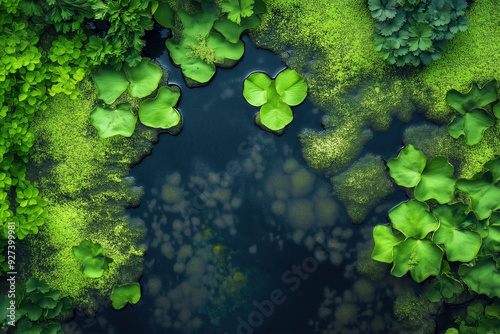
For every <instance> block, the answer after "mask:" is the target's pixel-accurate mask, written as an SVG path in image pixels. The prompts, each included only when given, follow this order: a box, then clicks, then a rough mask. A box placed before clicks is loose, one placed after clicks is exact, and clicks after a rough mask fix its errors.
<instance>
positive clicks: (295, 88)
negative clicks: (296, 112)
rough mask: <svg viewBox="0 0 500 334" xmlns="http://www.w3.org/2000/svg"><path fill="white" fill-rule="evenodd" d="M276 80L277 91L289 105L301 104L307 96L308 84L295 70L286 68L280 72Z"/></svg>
mask: <svg viewBox="0 0 500 334" xmlns="http://www.w3.org/2000/svg"><path fill="white" fill-rule="evenodd" d="M275 82H276V91H277V92H278V94H279V95H280V96H281V99H282V100H283V102H285V103H286V104H288V105H289V106H292V107H293V106H296V105H299V104H301V103H302V101H304V99H305V98H306V96H307V85H306V83H305V82H304V79H302V77H301V76H300V75H299V74H298V73H297V72H295V71H294V70H291V69H286V70H284V71H282V72H280V73H279V74H278V76H277V77H276V80H275Z"/></svg>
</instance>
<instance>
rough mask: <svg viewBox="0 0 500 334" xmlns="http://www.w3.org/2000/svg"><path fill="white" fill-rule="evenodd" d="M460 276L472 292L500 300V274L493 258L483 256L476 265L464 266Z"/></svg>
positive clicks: (459, 272) (461, 268)
mask: <svg viewBox="0 0 500 334" xmlns="http://www.w3.org/2000/svg"><path fill="white" fill-rule="evenodd" d="M458 274H459V275H460V277H461V278H462V279H463V281H464V282H465V284H467V286H468V287H469V288H470V289H471V290H472V291H475V292H477V293H484V294H485V295H487V296H488V297H491V298H494V297H498V298H500V272H499V271H498V269H497V266H496V262H495V261H494V260H493V259H492V258H491V257H489V256H482V257H478V258H477V260H476V261H475V262H474V263H472V262H471V263H467V264H462V265H461V266H460V268H459V269H458Z"/></svg>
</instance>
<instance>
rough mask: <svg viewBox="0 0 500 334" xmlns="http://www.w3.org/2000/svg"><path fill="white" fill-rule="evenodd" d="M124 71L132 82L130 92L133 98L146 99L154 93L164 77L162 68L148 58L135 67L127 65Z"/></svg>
mask: <svg viewBox="0 0 500 334" xmlns="http://www.w3.org/2000/svg"><path fill="white" fill-rule="evenodd" d="M124 70H125V74H126V75H127V79H128V80H129V81H130V86H129V87H128V90H129V92H130V95H132V96H133V97H145V96H148V95H149V94H151V93H152V92H154V90H155V89H156V88H157V87H158V84H159V83H160V79H161V77H162V75H163V72H162V70H161V68H160V67H159V66H158V65H155V64H152V63H151V62H150V61H149V59H148V58H143V59H142V60H141V62H140V63H139V64H138V65H137V66H135V67H130V66H128V65H127V64H125V66H124Z"/></svg>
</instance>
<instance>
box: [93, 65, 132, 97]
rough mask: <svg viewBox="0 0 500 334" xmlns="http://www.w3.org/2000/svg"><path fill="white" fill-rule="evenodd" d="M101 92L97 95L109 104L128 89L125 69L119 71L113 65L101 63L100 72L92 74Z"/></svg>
mask: <svg viewBox="0 0 500 334" xmlns="http://www.w3.org/2000/svg"><path fill="white" fill-rule="evenodd" d="M92 79H93V80H94V83H95V85H96V87H97V91H98V92H99V94H98V95H97V97H98V98H99V99H101V100H103V101H104V102H105V103H107V104H112V103H113V102H115V101H116V99H117V98H118V97H120V95H122V93H123V92H124V91H125V90H127V87H128V85H129V82H128V80H127V77H126V76H125V73H123V71H117V70H115V69H114V68H113V67H112V66H109V65H101V66H100V68H99V72H97V73H96V74H94V75H93V76H92Z"/></svg>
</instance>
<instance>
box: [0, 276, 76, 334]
mask: <svg viewBox="0 0 500 334" xmlns="http://www.w3.org/2000/svg"><path fill="white" fill-rule="evenodd" d="M60 295H61V294H60V292H59V291H57V290H53V289H50V288H49V286H48V285H47V283H45V282H43V281H41V280H39V279H37V278H30V279H29V280H28V281H27V282H26V291H24V290H22V289H21V288H19V287H18V286H16V293H15V298H14V299H12V300H15V309H16V310H15V317H12V318H11V317H10V314H11V313H10V310H9V309H8V307H11V298H9V296H7V295H3V296H0V328H2V329H3V330H5V333H13V334H21V333H33V334H34V333H37V334H62V333H63V330H62V328H61V324H60V323H59V321H58V319H60V318H63V317H68V316H69V315H71V312H72V311H73V305H72V304H73V302H72V300H71V298H69V297H62V298H61V296H60ZM11 321H12V322H14V324H15V327H14V326H11V325H9V324H8V323H11Z"/></svg>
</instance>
